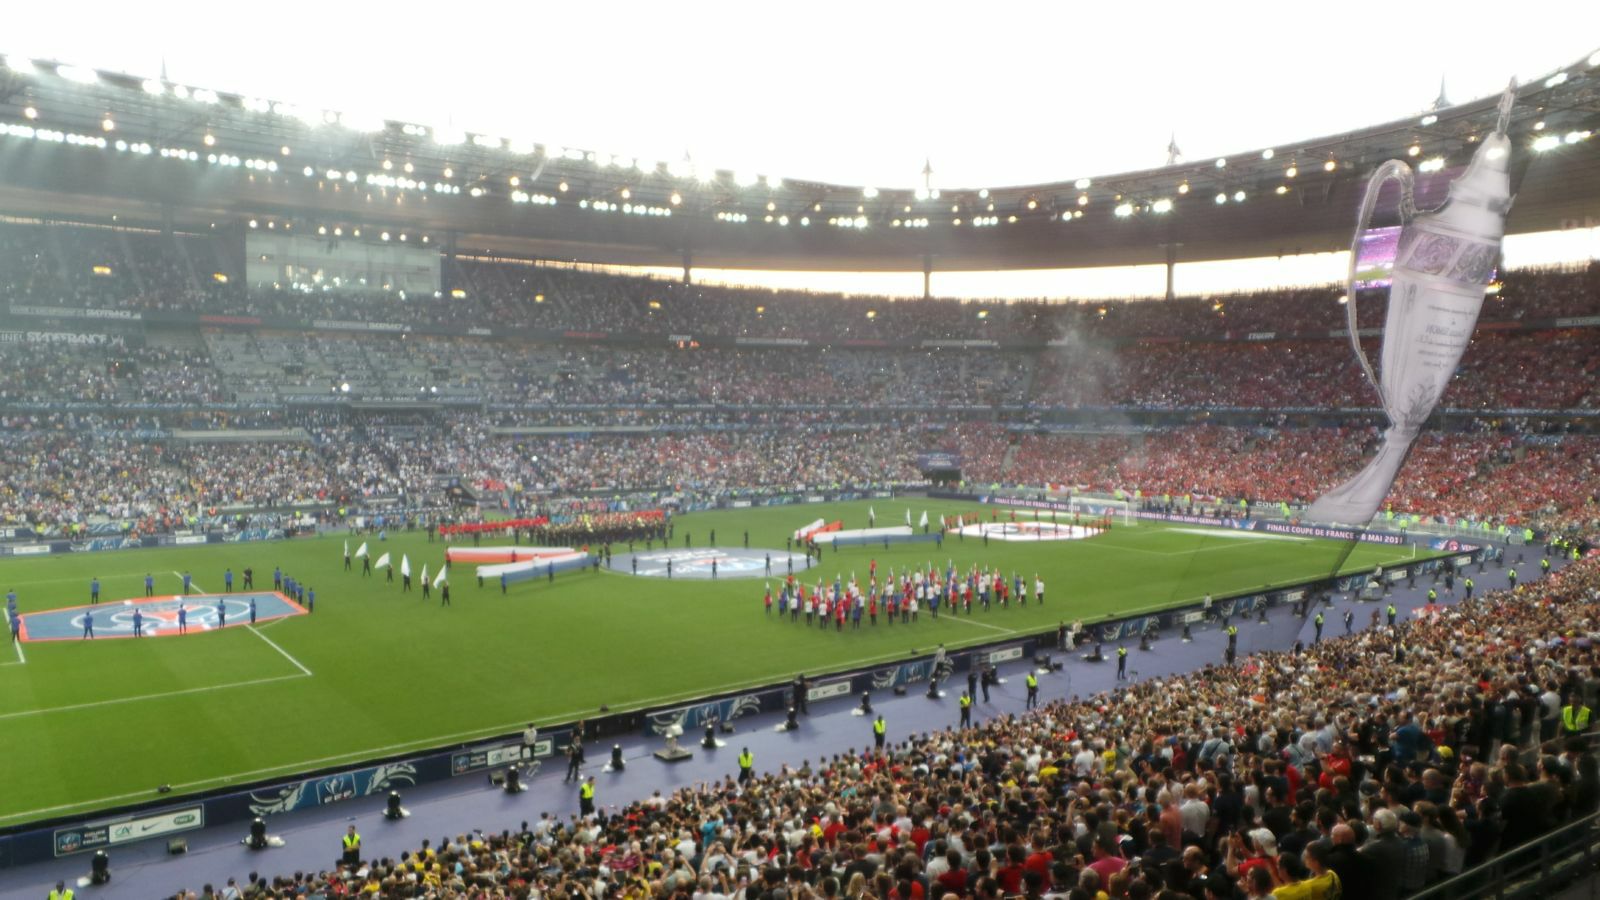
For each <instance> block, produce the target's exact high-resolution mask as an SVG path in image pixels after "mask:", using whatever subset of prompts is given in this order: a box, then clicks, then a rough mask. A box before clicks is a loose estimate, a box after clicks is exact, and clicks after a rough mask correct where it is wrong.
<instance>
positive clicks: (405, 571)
mask: <svg viewBox="0 0 1600 900" xmlns="http://www.w3.org/2000/svg"><path fill="white" fill-rule="evenodd" d="M400 574H401V575H404V576H405V577H407V578H410V577H411V557H409V556H407V555H405V554H404V553H402V554H400Z"/></svg>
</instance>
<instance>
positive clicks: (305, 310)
mask: <svg viewBox="0 0 1600 900" xmlns="http://www.w3.org/2000/svg"><path fill="white" fill-rule="evenodd" d="M242 243H243V240H242V239H241V238H240V237H239V235H238V234H224V233H212V234H204V235H194V234H175V235H168V234H161V233H158V232H154V231H151V230H142V229H126V228H116V229H111V228H102V227H94V226H74V225H65V224H51V225H34V224H22V223H16V224H0V272H3V273H5V275H4V276H3V278H0V295H3V296H0V299H4V300H5V301H7V302H10V303H18V304H27V305H54V306H77V307H93V306H96V305H115V306H118V307H121V308H125V309H139V310H164V311H190V312H203V313H207V314H218V315H246V316H257V317H281V318H285V319H291V320H299V321H312V320H318V319H337V320H345V321H349V320H356V321H368V322H385V323H393V324H401V325H407V324H409V325H457V326H459V325H462V324H470V323H476V324H483V325H492V326H494V327H499V328H504V327H515V328H526V329H540V330H547V331H557V332H567V331H582V332H607V333H626V332H640V331H643V332H649V333H654V334H664V333H673V334H687V335H692V336H694V337H696V338H704V337H766V338H789V339H805V340H817V339H827V340H853V341H868V342H870V341H885V340H905V339H907V338H913V339H922V340H951V339H991V340H1035V341H1037V340H1040V339H1050V338H1059V337H1062V336H1067V335H1088V336H1095V337H1099V338H1129V337H1140V336H1150V335H1184V336H1187V337H1220V336H1222V335H1224V334H1228V333H1232V334H1247V333H1252V332H1268V331H1270V332H1277V333H1298V334H1306V335H1321V334H1326V333H1327V332H1328V331H1331V330H1336V329H1341V328H1344V327H1346V321H1345V316H1346V313H1345V310H1346V307H1345V306H1344V305H1343V304H1341V303H1340V302H1339V298H1340V296H1341V295H1342V293H1343V292H1342V290H1340V289H1338V288H1333V287H1329V288H1319V289H1284V290H1275V291H1264V292H1258V293H1254V294H1237V295H1217V296H1206V297H1184V298H1178V299H1176V300H1174V301H1172V302H1165V303H1151V302H1147V301H1142V300H1129V301H1107V302H1101V303H1004V302H983V301H957V300H939V299H934V300H931V301H924V300H917V301H898V302H896V301H890V300H868V299H862V298H852V297H845V296H840V295H831V294H816V293H804V292H794V291H785V292H775V291H771V290H758V289H750V288H729V287H713V286H703V285H683V284H680V283H678V282H676V281H670V280H660V279H645V278H637V277H629V276H622V275H614V274H605V273H600V272H592V271H582V270H575V269H570V268H560V267H553V266H540V265H531V264H527V263H524V262H518V261H511V260H498V261H497V260H489V259H478V258H469V257H460V258H456V259H453V260H445V264H444V268H443V281H444V283H443V285H442V290H440V291H438V292H436V293H435V294H433V295H422V296H417V295H415V294H413V295H403V294H402V292H398V291H384V290H377V289H375V288H376V287H377V286H373V287H374V289H371V290H365V291H339V292H325V291H321V290H316V291H307V290H303V289H295V288H294V286H293V285H285V284H282V283H274V284H263V285H252V286H246V285H245V284H244V279H243V277H242V273H241V272H240V270H239V269H240V267H239V265H238V260H240V259H242V257H243V253H242V248H241V246H240V245H241V244H242ZM457 291H460V292H461V294H460V296H457V294H456V292H457ZM1597 297H1600V272H1597V271H1596V269H1595V268H1594V267H1590V268H1588V269H1583V270H1575V271H1519V272H1511V273H1507V274H1506V275H1505V277H1504V279H1503V283H1502V285H1501V286H1500V288H1499V289H1498V291H1497V293H1495V294H1494V295H1492V296H1491V297H1490V298H1489V300H1488V301H1487V303H1486V305H1485V309H1484V314H1483V319H1484V321H1515V320H1522V319H1548V318H1555V317H1571V316H1585V315H1593V314H1595V313H1596V312H1597V311H1600V301H1597ZM1382 300H1383V294H1382V292H1381V291H1377V292H1369V295H1363V296H1361V297H1358V301H1359V302H1358V304H1357V305H1358V309H1359V311H1360V323H1359V324H1360V326H1361V327H1363V328H1370V327H1379V326H1381V324H1382V318H1383V303H1382ZM869 314H870V315H869Z"/></svg>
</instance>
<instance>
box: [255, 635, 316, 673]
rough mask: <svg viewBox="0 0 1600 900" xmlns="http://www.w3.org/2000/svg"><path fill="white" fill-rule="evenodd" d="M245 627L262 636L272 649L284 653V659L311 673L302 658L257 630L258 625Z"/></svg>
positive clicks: (259, 636)
mask: <svg viewBox="0 0 1600 900" xmlns="http://www.w3.org/2000/svg"><path fill="white" fill-rule="evenodd" d="M245 627H246V628H248V629H250V633H251V634H253V635H255V636H256V637H258V638H261V639H262V640H263V641H266V642H267V646H268V647H271V648H272V649H274V650H276V651H278V652H279V653H281V654H283V658H284V659H287V660H288V661H289V662H292V663H294V667H295V668H296V669H299V670H300V671H302V672H304V673H306V674H307V675H310V674H311V670H310V669H308V668H306V667H305V664H304V663H302V662H300V660H298V659H295V658H294V657H293V656H290V655H289V651H287V650H285V649H283V648H282V647H279V646H278V644H277V642H275V641H274V640H273V639H272V638H269V637H267V636H266V635H264V634H262V633H261V632H259V631H257V630H256V627H255V626H254V625H246V626H245Z"/></svg>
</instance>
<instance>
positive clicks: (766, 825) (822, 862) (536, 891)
mask: <svg viewBox="0 0 1600 900" xmlns="http://www.w3.org/2000/svg"><path fill="white" fill-rule="evenodd" d="M1597 614H1600V563H1596V562H1595V561H1594V560H1587V561H1584V562H1580V563H1578V564H1575V565H1573V566H1571V567H1569V568H1568V569H1566V570H1565V571H1563V572H1561V573H1559V574H1557V575H1555V576H1552V577H1550V578H1548V579H1542V580H1540V581H1538V582H1534V583H1531V584H1523V585H1521V586H1519V587H1518V588H1516V589H1515V590H1514V591H1503V592H1498V593H1493V594H1489V595H1487V596H1482V597H1480V598H1478V599H1474V600H1469V601H1463V602H1462V603H1460V604H1459V605H1455V606H1444V607H1436V608H1427V609H1424V610H1422V611H1419V615H1418V616H1417V618H1416V619H1415V620H1413V621H1408V622H1404V623H1401V624H1398V625H1397V626H1394V627H1385V628H1374V629H1370V630H1367V631H1363V632H1359V633H1356V634H1354V635H1351V636H1348V637H1340V638H1334V639H1331V640H1327V641H1324V642H1321V643H1319V644H1316V645H1313V646H1311V647H1309V648H1304V649H1297V650H1295V651H1293V652H1273V653H1264V654H1259V655H1256V656H1252V657H1248V658H1246V659H1244V660H1242V661H1241V663H1240V664H1239V665H1236V666H1226V667H1208V668H1207V670H1206V671H1205V672H1204V673H1203V674H1202V677H1192V676H1188V675H1183V676H1174V677H1170V678H1165V679H1154V680H1150V681H1146V682H1141V683H1136V684H1133V685H1130V686H1122V687H1119V688H1117V690H1116V691H1115V692H1109V693H1104V694H1099V695H1095V696H1092V697H1088V698H1085V699H1082V700H1076V699H1074V700H1070V701H1066V700H1058V701H1055V702H1051V703H1048V704H1046V705H1044V706H1043V707H1041V708H1040V709H1037V710H1033V711H1030V712H1027V713H1024V714H1022V715H1018V716H1011V715H1007V716H998V717H995V718H992V719H990V720H988V721H984V722H980V723H979V724H978V725H977V726H976V727H971V728H961V729H954V728H952V729H946V730H942V731H937V732H933V733H928V734H920V735H911V736H908V737H906V738H905V739H898V740H891V741H890V742H888V744H887V746H885V747H884V748H883V749H882V750H874V749H861V750H851V751H849V752H847V753H842V754H838V755H835V756H831V757H828V756H824V757H820V758H818V759H816V760H815V761H812V760H804V759H803V760H796V761H788V762H786V763H785V764H783V765H781V766H780V767H778V768H775V769H772V770H769V771H766V772H764V773H761V774H758V775H755V776H754V777H752V778H750V779H748V780H746V779H742V778H741V779H740V780H738V781H736V780H735V779H734V778H733V777H732V775H731V773H730V776H729V777H728V778H726V779H725V780H722V781H720V782H712V783H707V784H702V785H698V786H696V787H693V788H684V789H681V790H679V791H676V792H674V793H672V794H671V795H670V796H662V795H661V793H660V792H656V793H655V794H653V795H652V796H651V797H649V798H647V799H644V800H640V801H637V802H634V803H631V804H628V805H626V806H624V807H621V808H619V809H615V810H614V811H612V812H607V811H604V810H602V811H600V812H599V813H597V814H596V815H590V816H583V817H578V816H573V817H571V818H570V819H564V818H561V817H551V816H549V814H546V815H545V816H544V817H541V818H540V819H539V820H538V821H537V822H534V823H531V824H530V823H528V822H523V823H522V824H521V825H520V826H519V827H517V828H507V829H504V830H500V831H491V832H489V833H484V832H480V831H474V832H472V833H470V834H462V835H458V836H455V837H453V838H452V837H450V836H448V835H447V836H445V837H444V838H442V839H441V840H440V841H439V842H438V843H437V844H434V843H432V842H425V843H424V844H423V845H422V846H420V847H418V848H415V849H412V850H408V851H406V852H404V853H402V854H400V855H398V856H387V857H380V858H376V859H364V860H361V861H360V862H359V863H357V864H354V865H344V864H338V865H334V866H331V867H330V868H328V869H325V870H322V871H320V872H317V873H309V872H303V873H296V874H295V875H294V876H290V877H277V878H266V877H262V876H259V875H255V874H252V875H251V877H250V878H249V879H248V880H247V882H246V883H245V884H244V885H243V886H242V887H241V886H239V885H237V884H235V883H230V885H229V886H228V888H227V889H226V891H231V892H233V893H226V892H225V893H224V894H223V896H233V895H235V894H237V895H241V896H244V897H288V896H302V895H305V894H308V893H326V894H330V895H339V894H348V895H355V894H365V895H369V896H377V897H424V896H442V897H449V896H461V897H483V898H524V897H548V898H552V900H556V898H560V900H579V898H601V897H618V896H620V897H624V898H631V900H639V898H648V897H664V898H665V897H671V898H683V900H706V898H711V897H719V898H728V900H791V898H794V900H830V898H839V897H848V898H850V900H911V898H915V897H930V896H933V895H934V893H935V892H937V894H938V896H940V897H957V898H965V897H973V898H980V900H997V898H1000V897H1028V898H1044V897H1048V898H1063V900H1080V898H1082V900H1093V898H1103V897H1109V898H1116V900H1146V898H1154V897H1163V898H1173V900H1176V898H1216V900H1239V898H1252V900H1253V898H1266V897H1274V898H1278V900H1305V898H1336V897H1340V896H1342V897H1347V898H1356V897H1360V898H1373V900H1396V898H1400V897H1404V896H1408V895H1411V894H1414V893H1416V892H1417V891H1419V890H1421V889H1424V888H1426V887H1428V886H1430V885H1433V884H1437V883H1439V882H1441V881H1443V880H1445V879H1448V878H1450V877H1452V876H1454V875H1457V874H1460V873H1461V872H1462V871H1464V870H1465V869H1467V868H1468V867H1470V866H1473V865H1475V864H1477V863H1480V862H1483V861H1486V860H1488V859H1491V858H1493V857H1495V856H1497V855H1499V854H1501V853H1503V852H1505V851H1508V850H1510V849H1512V848H1515V847H1518V846H1520V845H1522V844H1524V843H1525V842H1527V841H1530V840H1533V839H1536V838H1538V837H1540V836H1542V835H1544V834H1546V833H1548V832H1550V831H1551V830H1552V829H1554V828H1556V827H1558V826H1560V825H1562V824H1565V823H1567V822H1571V821H1574V820H1576V819H1579V818H1581V817H1583V816H1586V815H1589V814H1592V813H1595V812H1596V811H1600V758H1597V756H1596V754H1595V752H1594V750H1593V748H1592V745H1591V744H1590V743H1589V742H1588V741H1587V740H1586V739H1585V738H1583V737H1582V736H1581V733H1582V732H1586V731H1588V730H1589V725H1588V723H1587V722H1585V723H1584V724H1583V725H1582V726H1581V727H1580V726H1578V725H1576V724H1573V725H1572V726H1570V727H1569V724H1568V722H1569V721H1571V722H1572V723H1576V722H1577V719H1575V718H1573V719H1570V720H1569V718H1568V715H1567V711H1568V709H1569V708H1570V709H1571V710H1577V709H1579V708H1589V709H1593V708H1594V707H1595V705H1596V704H1597V703H1600V658H1597V655H1596V646H1597V644H1596V641H1597V640H1600V634H1595V633H1592V632H1591V631H1590V630H1589V625H1588V623H1592V622H1593V621H1594V620H1595V617H1596V615H1597ZM1573 715H1576V714H1575V713H1574V714H1573ZM179 896H180V897H183V896H186V895H183V894H180V895H179ZM187 896H193V895H187Z"/></svg>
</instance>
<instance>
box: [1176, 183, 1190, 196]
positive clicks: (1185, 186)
mask: <svg viewBox="0 0 1600 900" xmlns="http://www.w3.org/2000/svg"><path fill="white" fill-rule="evenodd" d="M1178 193H1180V194H1187V193H1189V182H1187V181H1185V182H1184V183H1183V184H1180V185H1178Z"/></svg>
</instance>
